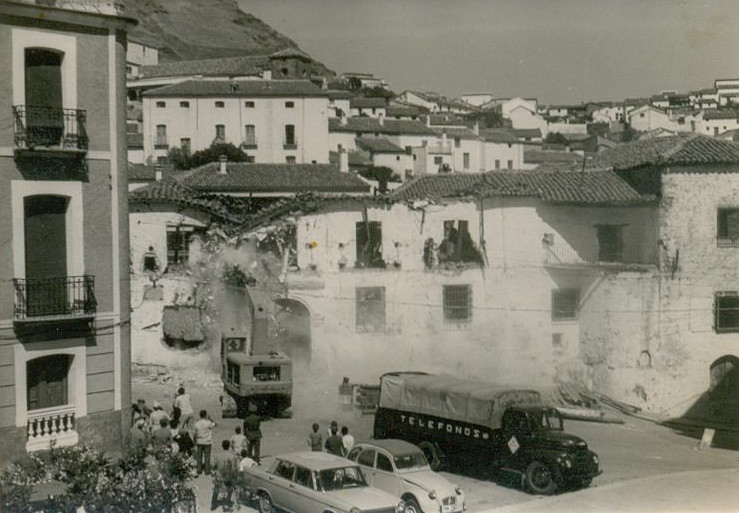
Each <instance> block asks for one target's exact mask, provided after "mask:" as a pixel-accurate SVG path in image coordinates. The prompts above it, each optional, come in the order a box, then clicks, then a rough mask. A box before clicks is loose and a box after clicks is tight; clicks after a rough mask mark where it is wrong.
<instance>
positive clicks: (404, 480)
mask: <svg viewBox="0 0 739 513" xmlns="http://www.w3.org/2000/svg"><path fill="white" fill-rule="evenodd" d="M347 458H349V459H350V460H352V461H354V462H356V463H357V464H359V466H360V468H361V469H362V473H363V474H364V477H365V479H366V480H367V483H368V484H369V485H370V486H374V487H375V488H379V489H381V490H385V491H386V492H389V493H390V494H392V495H394V496H396V497H400V498H401V499H403V502H405V511H406V513H423V512H425V513H432V512H434V513H436V512H438V513H458V512H461V511H464V510H466V509H467V506H466V504H465V501H464V492H462V489H461V488H460V487H459V486H457V485H454V484H452V483H450V482H449V481H448V480H447V479H446V478H445V477H444V476H441V475H439V474H437V473H436V472H434V471H433V470H431V467H429V464H428V461H426V457H425V456H424V455H423V452H422V451H421V449H419V448H418V447H416V446H415V445H413V444H411V443H408V442H405V441H403V440H393V439H387V440H373V441H372V442H362V443H358V444H356V445H355V446H354V447H353V448H352V450H351V451H349V454H348V455H347Z"/></svg>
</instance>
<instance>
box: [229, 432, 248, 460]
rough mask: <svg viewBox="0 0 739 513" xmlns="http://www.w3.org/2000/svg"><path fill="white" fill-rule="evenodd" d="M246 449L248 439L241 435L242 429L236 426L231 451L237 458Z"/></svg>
mask: <svg viewBox="0 0 739 513" xmlns="http://www.w3.org/2000/svg"><path fill="white" fill-rule="evenodd" d="M244 449H246V437H245V436H244V435H242V434H241V428H240V427H239V426H236V428H235V429H234V435H233V436H232V437H231V451H232V452H233V453H234V455H235V456H239V455H240V454H241V451H242V450H244Z"/></svg>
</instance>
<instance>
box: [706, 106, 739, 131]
mask: <svg viewBox="0 0 739 513" xmlns="http://www.w3.org/2000/svg"><path fill="white" fill-rule="evenodd" d="M699 124H700V128H699V130H700V133H701V134H703V135H719V134H722V133H724V132H727V131H729V130H734V129H736V128H739V113H738V112H737V111H734V110H713V109H712V110H705V111H703V119H702V120H701V121H700V123H699Z"/></svg>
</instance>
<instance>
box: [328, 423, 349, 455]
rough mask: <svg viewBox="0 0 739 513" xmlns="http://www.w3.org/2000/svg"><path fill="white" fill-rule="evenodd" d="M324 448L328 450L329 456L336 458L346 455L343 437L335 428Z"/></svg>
mask: <svg viewBox="0 0 739 513" xmlns="http://www.w3.org/2000/svg"><path fill="white" fill-rule="evenodd" d="M324 447H325V448H326V452H328V453H329V454H335V455H336V456H343V455H344V454H343V450H344V446H343V443H342V440H341V436H340V435H339V429H338V428H334V429H333V430H332V431H331V436H329V437H328V438H327V439H326V443H325V444H324Z"/></svg>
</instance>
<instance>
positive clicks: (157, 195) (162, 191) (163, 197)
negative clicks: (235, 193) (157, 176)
mask: <svg viewBox="0 0 739 513" xmlns="http://www.w3.org/2000/svg"><path fill="white" fill-rule="evenodd" d="M128 202H129V203H130V204H149V203H175V204H177V205H181V206H186V207H191V208H199V209H201V210H203V211H205V212H208V213H210V214H213V215H216V216H219V217H221V218H224V219H226V218H229V214H228V211H227V210H226V208H225V206H224V204H223V203H221V202H220V201H219V200H218V199H216V198H203V197H198V194H197V193H196V192H195V191H193V190H192V189H190V188H188V187H185V186H184V185H182V184H181V183H179V182H177V181H175V180H171V179H170V180H163V181H159V182H153V183H150V184H149V185H146V186H144V187H141V188H139V189H135V190H133V191H131V192H129V193H128Z"/></svg>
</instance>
